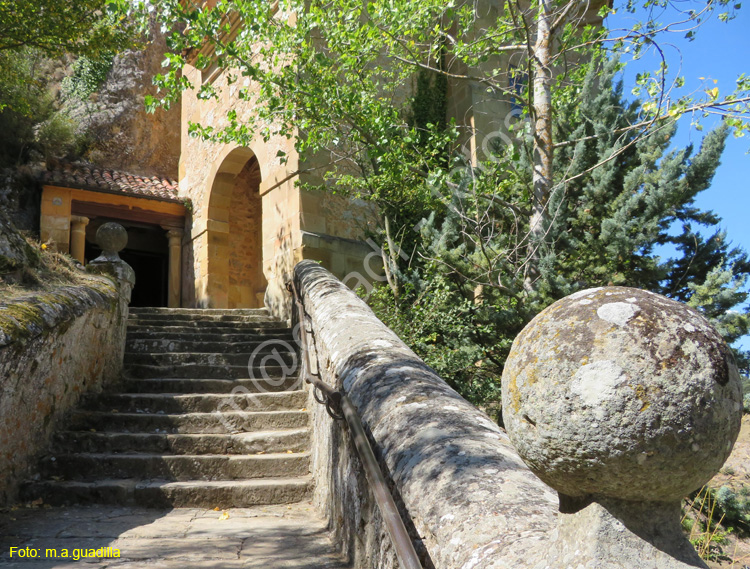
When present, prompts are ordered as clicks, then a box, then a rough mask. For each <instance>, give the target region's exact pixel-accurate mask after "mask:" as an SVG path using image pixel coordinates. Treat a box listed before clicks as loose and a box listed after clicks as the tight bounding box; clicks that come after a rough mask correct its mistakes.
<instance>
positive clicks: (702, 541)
mask: <svg viewBox="0 0 750 569" xmlns="http://www.w3.org/2000/svg"><path fill="white" fill-rule="evenodd" d="M723 522H724V513H723V512H722V511H721V508H720V506H719V501H718V500H717V495H716V490H715V489H713V488H709V487H708V486H704V487H702V488H701V489H700V490H697V491H696V492H693V494H692V495H691V496H689V497H688V498H687V499H686V500H685V507H684V508H683V516H682V528H683V530H685V532H686V533H687V534H688V539H689V540H690V543H692V544H693V547H695V550H696V551H697V552H698V555H700V557H701V558H702V559H704V560H706V561H718V560H726V559H728V558H727V557H726V556H725V555H724V552H723V550H722V545H725V544H726V543H727V542H728V539H727V536H728V535H729V533H731V531H732V528H728V529H727V530H722V529H721V527H722V523H723ZM724 527H727V526H726V524H725V525H724Z"/></svg>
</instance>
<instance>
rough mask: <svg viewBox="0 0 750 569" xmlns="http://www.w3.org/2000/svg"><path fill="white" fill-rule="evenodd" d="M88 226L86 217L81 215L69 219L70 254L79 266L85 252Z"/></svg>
mask: <svg viewBox="0 0 750 569" xmlns="http://www.w3.org/2000/svg"><path fill="white" fill-rule="evenodd" d="M88 224H89V218H88V217H83V216H81V215H72V216H71V217H70V254H71V255H72V256H73V258H74V259H77V260H78V262H79V263H81V264H83V260H84V251H85V250H86V226H87V225H88Z"/></svg>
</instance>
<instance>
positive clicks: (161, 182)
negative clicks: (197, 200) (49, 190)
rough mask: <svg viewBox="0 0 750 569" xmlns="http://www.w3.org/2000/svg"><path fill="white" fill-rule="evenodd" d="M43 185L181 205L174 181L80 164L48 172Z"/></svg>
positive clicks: (68, 165)
mask: <svg viewBox="0 0 750 569" xmlns="http://www.w3.org/2000/svg"><path fill="white" fill-rule="evenodd" d="M42 181H43V183H44V184H47V185H50V186H62V187H64V188H77V189H81V190H91V191H93V192H107V193H114V194H125V195H128V196H135V197H140V198H149V199H156V200H160V201H170V202H181V201H182V200H181V199H180V198H179V197H178V195H177V190H178V187H177V182H176V181H175V180H169V179H167V178H159V177H158V176H151V177H148V176H139V175H137V174H129V173H127V172H119V171H117V170H104V169H101V168H98V167H96V166H93V165H91V164H83V163H80V162H78V163H73V164H70V163H69V164H60V165H57V166H55V167H54V169H52V170H47V171H46V172H45V173H44V174H43V176H42Z"/></svg>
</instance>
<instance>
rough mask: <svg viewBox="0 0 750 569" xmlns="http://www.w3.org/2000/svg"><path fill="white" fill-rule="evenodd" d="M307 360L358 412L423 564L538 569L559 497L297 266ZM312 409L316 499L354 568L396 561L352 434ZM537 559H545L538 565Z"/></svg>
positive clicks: (408, 357) (343, 292)
mask: <svg viewBox="0 0 750 569" xmlns="http://www.w3.org/2000/svg"><path fill="white" fill-rule="evenodd" d="M295 282H296V283H297V287H298V290H299V291H300V293H301V296H302V299H303V303H304V306H305V311H306V313H307V317H306V318H307V319H308V325H310V326H311V327H312V329H313V330H314V332H315V334H314V343H312V346H313V348H314V351H315V352H314V354H311V355H312V358H313V365H312V367H313V368H314V370H315V368H319V370H320V373H321V376H322V378H323V379H324V381H326V382H328V383H329V384H331V385H333V386H335V387H336V388H338V389H342V390H343V391H345V392H346V394H347V395H348V396H349V397H350V398H351V400H352V402H353V403H354V405H355V406H356V407H357V408H358V409H359V412H360V414H361V416H362V419H363V422H364V425H365V430H366V432H367V433H368V436H369V438H370V441H371V443H372V444H373V447H374V450H375V454H376V456H377V457H378V460H379V461H380V464H381V467H382V469H383V471H384V472H385V473H386V477H387V479H388V481H389V483H390V484H391V485H392V488H393V492H392V493H393V494H394V496H395V498H396V501H397V503H399V507H400V508H401V509H402V517H403V518H405V520H407V526H408V529H409V530H410V533H411V535H412V540H413V541H414V543H415V547H416V549H417V551H418V552H421V555H422V556H423V558H424V559H423V565H424V567H427V568H428V567H435V568H437V569H459V568H463V569H472V568H474V569H476V568H479V567H481V568H500V567H507V568H511V567H512V568H517V567H534V566H536V565H537V564H538V563H541V562H542V561H543V555H544V550H545V547H543V545H544V544H545V543H546V542H548V541H549V539H550V536H551V534H552V532H553V531H554V530H555V529H556V527H557V496H556V494H555V493H554V492H553V491H552V490H550V489H549V488H548V487H547V486H545V485H544V484H543V483H542V482H541V481H540V480H539V479H538V478H536V477H535V476H534V475H533V474H532V473H531V472H530V471H529V469H528V468H527V467H526V466H525V465H524V463H523V462H522V461H521V459H520V458H519V457H518V455H517V454H516V452H515V450H514V449H513V447H512V446H511V444H510V442H509V440H508V437H507V435H506V434H505V432H504V431H503V430H502V429H500V428H499V427H498V426H497V425H496V424H495V423H493V422H492V421H491V420H490V419H489V418H488V417H487V416H486V415H485V414H484V413H482V412H481V411H479V410H478V409H476V408H475V407H474V406H472V405H471V404H469V403H468V402H467V401H466V400H464V399H463V398H461V397H460V396H459V395H458V394H457V393H456V392H455V391H454V390H453V389H451V388H450V387H449V386H448V385H447V384H446V383H445V381H443V380H442V379H441V378H440V377H438V376H437V375H436V374H435V373H434V372H433V371H432V370H431V369H430V368H429V367H427V366H426V365H425V364H424V363H423V362H422V361H421V360H420V359H419V358H418V357H417V356H416V355H415V354H414V353H413V352H412V351H411V350H410V349H409V348H408V347H407V346H406V345H405V344H404V343H403V342H402V341H401V340H400V339H399V338H398V337H397V336H396V335H395V334H394V333H393V332H392V331H391V330H390V329H388V328H387V327H386V326H385V325H384V324H383V323H382V322H380V321H379V320H378V319H377V318H376V317H375V315H374V314H373V313H372V311H371V310H370V309H369V308H368V307H367V306H366V305H365V303H364V302H362V300H360V299H359V298H358V297H357V296H356V295H355V294H353V293H352V292H351V291H350V290H349V289H348V288H347V287H345V286H344V285H342V284H341V283H340V282H339V281H338V280H337V279H336V278H334V277H333V276H332V275H331V274H330V273H328V272H327V271H326V270H325V269H323V268H322V267H320V266H319V265H317V264H316V263H313V262H310V261H303V262H302V263H300V264H298V265H297V267H296V268H295ZM310 408H311V410H312V412H313V429H314V434H313V437H314V438H313V440H314V448H313V472H314V476H315V479H316V490H315V496H314V501H315V504H316V506H317V507H318V508H320V509H321V510H323V512H325V513H326V514H327V515H328V516H329V519H330V520H331V525H332V528H333V529H334V530H335V535H336V539H337V540H338V542H339V544H340V545H341V547H342V548H343V549H344V550H345V551H346V552H347V553H348V555H349V556H350V557H351V558H352V559H353V560H354V566H355V567H356V568H365V567H366V568H390V567H395V566H397V563H396V561H395V559H394V552H393V550H392V546H391V542H390V539H389V538H388V537H387V535H386V534H385V532H384V529H383V525H382V520H381V517H380V514H379V512H378V510H377V507H376V505H375V503H374V501H373V498H372V495H371V493H370V490H369V488H368V485H367V484H366V482H365V480H364V477H363V475H362V473H361V471H360V469H359V466H358V460H359V459H358V458H357V457H356V455H355V454H354V450H353V447H352V445H351V443H350V442H349V437H348V435H347V434H346V432H345V431H343V429H342V427H341V425H339V424H333V421H332V420H331V418H330V417H328V415H327V414H326V412H325V410H324V408H323V406H321V405H318V404H317V403H315V402H314V401H312V400H311V402H310ZM542 566H543V565H542Z"/></svg>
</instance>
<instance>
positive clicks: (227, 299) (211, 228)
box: [206, 148, 267, 308]
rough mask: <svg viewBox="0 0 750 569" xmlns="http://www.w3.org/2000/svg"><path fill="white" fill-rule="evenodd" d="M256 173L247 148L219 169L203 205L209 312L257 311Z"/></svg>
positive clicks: (262, 285) (261, 285)
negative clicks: (222, 310) (242, 309)
mask: <svg viewBox="0 0 750 569" xmlns="http://www.w3.org/2000/svg"><path fill="white" fill-rule="evenodd" d="M260 183H261V172H260V166H259V164H258V159H257V158H256V156H255V155H254V154H253V152H252V151H251V150H250V149H248V148H236V149H234V150H232V151H231V152H230V153H229V154H228V155H227V156H226V157H225V158H224V160H223V161H222V163H221V166H219V168H218V170H217V172H216V176H215V177H214V180H213V184H212V185H211V194H210V196H209V201H208V212H207V217H208V222H207V224H206V229H207V233H208V235H207V237H208V239H207V245H208V248H207V255H206V260H207V265H208V266H207V271H206V272H207V283H206V284H207V287H206V289H207V290H206V293H207V294H206V296H207V297H208V298H207V299H206V300H207V301H208V302H207V304H208V306H210V307H212V308H260V307H262V306H263V294H264V292H265V289H266V284H267V283H266V279H265V276H264V275H263V253H262V251H263V246H262V245H263V242H262V220H263V215H262V213H263V212H262V201H261V197H260V193H259V192H260Z"/></svg>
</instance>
